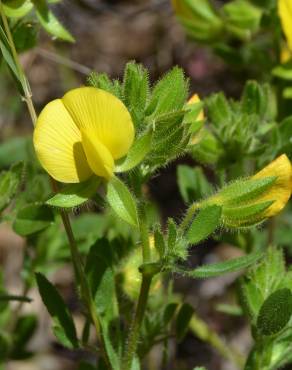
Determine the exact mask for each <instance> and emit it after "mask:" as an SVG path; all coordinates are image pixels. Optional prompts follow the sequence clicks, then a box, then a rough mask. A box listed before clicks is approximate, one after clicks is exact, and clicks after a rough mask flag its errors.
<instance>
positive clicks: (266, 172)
mask: <svg viewBox="0 0 292 370" xmlns="http://www.w3.org/2000/svg"><path fill="white" fill-rule="evenodd" d="M273 176H275V177H277V179H276V181H275V182H274V184H273V185H272V187H271V188H269V189H268V190H267V191H266V192H265V193H264V194H263V195H261V196H259V199H258V200H259V201H261V202H264V201H269V200H274V203H273V204H272V205H271V206H270V207H269V208H268V209H267V210H266V211H265V217H271V216H274V215H276V214H277V213H279V212H280V211H281V210H282V209H283V208H284V207H285V205H286V203H287V202H288V200H289V198H290V196H291V190H292V167H291V162H290V160H289V159H288V157H287V156H286V155H285V154H282V155H281V156H280V157H278V158H276V159H275V160H274V161H273V162H271V163H270V164H268V165H267V166H266V167H264V168H263V169H262V170H261V171H259V172H258V173H256V174H255V175H254V176H253V177H252V178H253V179H261V178H263V177H273Z"/></svg>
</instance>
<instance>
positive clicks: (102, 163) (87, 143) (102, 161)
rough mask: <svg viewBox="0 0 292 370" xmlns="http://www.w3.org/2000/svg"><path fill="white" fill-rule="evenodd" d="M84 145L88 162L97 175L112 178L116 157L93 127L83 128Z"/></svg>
mask: <svg viewBox="0 0 292 370" xmlns="http://www.w3.org/2000/svg"><path fill="white" fill-rule="evenodd" d="M81 135H82V145H83V148H84V151H85V154H86V158H87V162H88V164H89V166H90V168H91V169H92V171H93V172H94V173H95V174H96V175H97V176H101V177H104V178H106V179H110V178H111V177H112V176H113V173H114V159H113V157H112V155H111V153H110V152H109V150H108V149H107V148H106V147H105V145H103V144H102V143H101V142H100V141H99V138H98V135H97V133H96V131H95V130H94V129H93V128H87V129H85V128H84V129H83V128H82V129H81Z"/></svg>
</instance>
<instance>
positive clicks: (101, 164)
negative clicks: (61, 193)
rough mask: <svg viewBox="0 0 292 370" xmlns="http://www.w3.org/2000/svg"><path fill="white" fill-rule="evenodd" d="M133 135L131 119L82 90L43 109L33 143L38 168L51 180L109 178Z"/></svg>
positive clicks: (100, 94) (101, 96) (103, 96)
mask: <svg viewBox="0 0 292 370" xmlns="http://www.w3.org/2000/svg"><path fill="white" fill-rule="evenodd" d="M134 134H135V131H134V126H133V122H132V119H131V116H130V113H129V112H128V110H127V108H126V107H125V106H124V104H123V103H122V102H121V101H120V100H119V99H118V98H116V97H115V96H113V95H112V94H110V93H108V92H106V91H103V90H100V89H96V88H93V87H81V88H77V89H74V90H71V91H69V92H68V93H66V94H65V95H64V96H63V98H61V99H56V100H53V101H51V102H50V103H48V104H47V105H46V106H45V108H44V109H43V110H42V112H41V114H40V116H39V118H38V120H37V124H36V128H35V130H34V136H33V142H34V147H35V151H36V154H37V157H38V159H39V161H40V163H41V165H42V166H43V167H44V168H45V170H46V171H47V172H48V173H49V174H50V175H51V176H52V177H53V178H54V179H55V180H58V181H61V182H64V183H78V182H81V181H85V180H87V179H88V178H89V177H91V176H92V175H93V174H95V175H97V176H100V177H104V178H106V179H109V178H111V177H112V176H113V173H114V169H115V160H117V159H119V158H122V157H124V156H125V155H126V154H127V153H128V151H129V149H130V147H131V145H132V143H133V140H134Z"/></svg>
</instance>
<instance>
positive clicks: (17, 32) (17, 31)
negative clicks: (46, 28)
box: [12, 22, 38, 53]
mask: <svg viewBox="0 0 292 370" xmlns="http://www.w3.org/2000/svg"><path fill="white" fill-rule="evenodd" d="M37 34H38V32H37V28H36V26H35V25H34V24H33V23H31V22H18V23H17V25H16V26H15V27H14V28H13V30H12V36H13V39H14V43H15V47H16V50H17V51H18V52H20V53H21V52H24V51H26V50H29V49H32V48H33V47H35V45H36V43H37Z"/></svg>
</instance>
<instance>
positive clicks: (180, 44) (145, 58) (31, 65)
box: [0, 0, 251, 370]
mask: <svg viewBox="0 0 292 370" xmlns="http://www.w3.org/2000/svg"><path fill="white" fill-rule="evenodd" d="M219 3H224V1H221V2H219V1H218V4H219ZM52 9H53V11H54V13H55V15H56V16H57V17H58V19H59V20H60V21H61V22H62V23H63V24H64V25H65V26H66V27H67V29H68V30H69V31H70V32H71V33H72V34H73V35H74V37H75V39H76V42H75V43H72V44H71V43H65V42H61V41H58V40H52V39H51V38H50V36H49V35H48V34H46V33H45V32H43V31H40V42H39V43H38V46H37V47H35V48H33V49H32V50H29V51H28V52H26V53H23V54H22V55H21V61H22V64H23V66H24V68H25V70H26V72H27V75H28V78H29V80H30V83H31V87H32V93H33V99H34V102H35V104H36V108H37V111H38V112H39V111H40V110H41V109H42V107H43V106H44V105H45V104H46V103H47V102H48V101H50V100H51V99H54V98H56V97H60V96H62V95H63V94H64V92H65V91H67V90H68V89H70V88H73V87H76V86H79V85H82V84H85V83H86V79H87V76H88V74H89V73H90V72H91V71H92V70H94V71H97V72H106V73H108V74H109V75H110V76H111V77H113V78H120V77H121V75H122V73H123V70H124V67H125V64H126V62H127V61H129V60H136V61H137V62H140V63H142V64H143V65H144V66H145V67H147V68H148V69H149V71H150V78H151V80H152V81H156V80H157V79H159V77H160V76H161V75H162V74H163V73H164V72H165V71H167V70H168V69H170V68H171V67H172V66H174V65H179V66H180V67H182V68H183V69H184V71H185V73H186V75H187V76H188V77H189V78H190V82H191V91H192V92H193V93H198V94H199V95H200V96H201V97H204V96H206V95H208V94H209V93H211V92H217V91H219V90H223V91H224V92H226V94H227V96H231V97H232V96H234V97H238V96H239V95H240V93H241V90H242V86H243V85H244V80H245V76H244V74H243V72H240V71H239V72H238V71H236V70H232V71H231V70H230V68H229V67H228V66H227V65H225V64H224V63H223V62H222V61H221V59H219V58H218V57H216V56H214V54H211V53H210V51H209V50H207V49H206V48H204V47H203V46H200V45H198V44H195V43H194V42H193V41H189V40H188V39H187V37H186V35H185V32H184V31H183V29H182V27H181V26H180V25H179V23H178V22H177V20H176V19H175V16H174V14H173V11H172V8H171V4H170V1H168V0H128V1H127V0H107V1H106V0H104V1H103V0H64V1H62V2H61V3H59V4H56V5H53V6H52ZM0 68H1V71H0V73H1V84H0V107H1V110H0V128H1V129H0V140H1V142H5V141H6V140H8V139H9V138H12V137H19V136H26V135H31V132H32V126H31V123H30V119H29V116H28V114H27V111H26V107H25V105H24V104H23V102H22V101H21V100H20V99H19V96H18V93H17V90H16V88H15V86H14V83H13V81H12V80H11V78H10V76H9V74H8V71H7V70H6V67H5V66H4V63H1V65H0ZM8 155H11V156H16V158H17V146H16V147H13V148H11V152H10V153H9V154H8ZM17 159H19V158H17ZM2 161H3V159H2ZM4 162H5V160H4ZM178 163H179V164H182V163H187V164H190V165H192V164H193V163H194V162H193V160H192V159H191V158H182V159H180V160H179V161H177V162H176V163H173V164H172V165H171V166H168V167H167V168H165V169H164V170H163V171H162V173H161V175H160V176H158V177H156V178H155V179H153V180H152V182H151V184H150V185H149V194H150V196H151V198H152V199H153V200H154V201H155V202H156V203H157V205H158V206H159V207H160V208H161V210H162V213H163V217H165V218H166V217H170V216H172V217H175V218H180V217H181V216H182V214H183V212H184V209H185V206H184V204H183V200H182V198H181V196H180V195H179V191H178V187H177V181H176V166H177V164H178ZM1 165H2V166H3V165H4V164H3V163H1ZM23 246H24V241H23V240H22V239H21V238H20V237H19V236H17V235H16V234H14V233H13V231H12V230H11V229H10V228H9V226H7V225H6V224H2V225H1V226H0V261H1V265H2V266H3V269H4V277H5V285H6V287H7V289H8V290H9V291H11V292H12V293H15V294H17V293H19V286H20V281H21V280H20V279H21V277H20V275H19V270H20V266H21V264H22V248H23ZM237 253H238V252H236V250H235V249H233V248H231V247H230V246H229V245H227V244H222V243H221V244H220V245H216V243H214V242H212V241H211V242H207V243H205V245H204V246H203V247H202V248H199V249H197V250H195V251H192V252H191V256H190V264H191V265H192V266H194V265H196V264H199V263H202V261H204V262H207V261H209V262H215V261H217V260H222V259H227V258H231V257H236V256H237ZM237 276H238V275H237V274H229V275H227V276H226V277H222V278H217V279H210V280H206V281H200V282H198V281H191V280H188V279H183V278H177V279H176V282H175V285H176V290H177V291H179V292H180V293H181V294H183V295H184V296H185V297H186V300H187V301H189V302H190V303H192V304H193V305H194V306H195V307H196V308H197V310H198V313H199V314H200V316H201V317H202V318H204V319H205V320H206V321H207V322H208V324H209V325H210V327H211V328H213V329H214V330H216V332H217V333H219V334H220V335H222V336H223V337H225V338H227V339H228V341H229V343H230V344H231V346H233V347H234V348H235V349H234V351H235V352H236V351H240V352H242V353H243V354H246V353H247V352H248V349H249V346H250V341H251V339H250V337H249V335H250V334H249V330H248V329H247V328H246V326H245V325H246V324H245V322H244V320H243V319H241V318H237V317H236V316H233V317H232V318H230V316H227V315H225V314H223V313H220V312H218V311H215V310H213V309H212V307H214V304H217V303H220V301H221V300H224V296H228V295H229V294H230V293H229V292H230V288H231V287H233V284H234V282H235V280H236V278H237ZM50 279H51V281H53V282H54V283H55V284H57V286H58V288H59V289H60V290H61V292H62V294H63V296H64V297H65V299H66V301H67V302H68V304H69V305H70V307H71V309H72V311H73V312H75V313H76V314H75V319H76V322H77V325H78V324H79V326H80V327H81V325H82V322H79V321H80V320H79V317H78V315H79V313H78V312H80V307H78V305H77V304H76V294H75V292H74V290H73V288H72V279H73V275H72V271H71V268H70V267H68V266H62V267H60V268H59V269H58V270H57V271H56V272H54V274H53V276H52V277H50ZM30 297H32V298H33V302H32V303H31V304H30V305H24V309H25V310H27V311H33V312H38V315H39V316H40V317H41V321H40V324H39V327H38V330H37V334H36V335H35V336H34V338H33V340H32V341H31V342H30V348H31V350H32V351H37V352H38V355H37V356H34V357H33V358H31V359H27V360H23V361H11V362H9V363H7V364H6V365H5V370H67V369H71V370H74V369H75V362H76V359H78V360H79V359H80V358H85V359H86V356H87V354H84V353H76V352H74V353H73V352H70V351H68V350H65V349H64V348H62V347H60V346H58V345H57V344H56V341H55V338H54V336H53V334H52V332H51V329H50V321H49V318H48V315H47V312H46V310H45V308H44V306H43V305H42V303H41V301H40V298H39V296H38V293H37V292H36V291H32V292H30ZM211 303H212V304H211ZM78 320H79V321H78ZM171 348H172V352H173V353H172V355H171V358H172V359H173V361H172V363H171V364H169V369H177V370H178V369H182V370H183V369H185V370H191V369H192V368H193V367H194V366H199V365H200V366H206V367H207V368H208V369H209V370H219V369H224V370H232V369H233V370H234V369H235V367H234V366H233V365H231V364H230V363H229V362H228V361H225V360H224V359H222V357H221V356H219V355H218V353H217V352H216V351H215V350H213V349H212V348H211V346H209V345H208V344H206V343H204V342H203V341H201V340H200V339H199V338H197V337H196V336H195V335H194V334H192V333H189V334H188V335H187V336H186V338H185V339H184V340H183V342H181V343H180V344H179V345H178V346H177V347H175V346H174V345H173V346H172V347H171ZM157 351H158V352H159V351H161V348H160V347H158V349H157ZM156 356H157V353H155V351H154V352H153V353H152V354H151V356H150V360H149V364H148V365H149V366H148V367H147V368H148V369H149V370H151V369H152V368H153V369H156V367H155V361H156ZM151 361H152V363H153V365H151Z"/></svg>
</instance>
